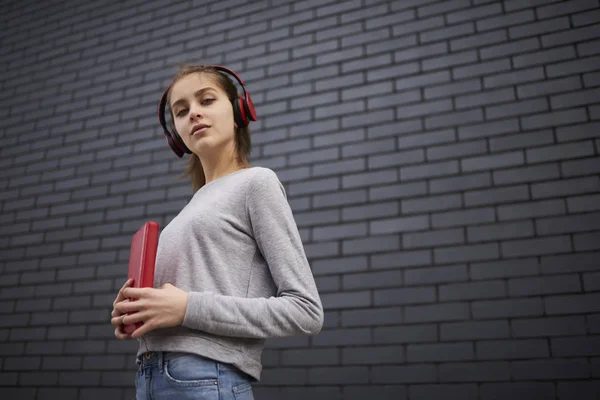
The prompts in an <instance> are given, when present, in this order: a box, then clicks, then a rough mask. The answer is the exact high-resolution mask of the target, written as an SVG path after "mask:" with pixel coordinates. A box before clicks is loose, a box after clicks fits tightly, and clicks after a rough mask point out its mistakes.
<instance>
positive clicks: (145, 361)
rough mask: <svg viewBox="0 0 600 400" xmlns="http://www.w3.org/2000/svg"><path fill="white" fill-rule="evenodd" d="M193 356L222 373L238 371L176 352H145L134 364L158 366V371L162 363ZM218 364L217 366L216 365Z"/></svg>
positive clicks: (206, 359) (211, 361)
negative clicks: (213, 365) (212, 365)
mask: <svg viewBox="0 0 600 400" xmlns="http://www.w3.org/2000/svg"><path fill="white" fill-rule="evenodd" d="M189 355H193V356H195V357H199V358H201V359H203V362H206V363H211V364H215V368H216V369H218V370H222V371H239V370H238V368H237V367H235V366H233V365H231V364H226V363H222V362H219V361H216V360H212V359H210V358H207V357H203V356H199V355H197V354H192V353H186V352H176V351H147V352H145V353H143V354H141V355H140V356H138V358H137V359H136V363H137V364H138V365H140V364H141V367H142V368H148V367H152V366H158V368H159V369H160V370H162V367H163V363H164V362H166V361H169V360H173V359H175V358H179V357H182V356H189ZM217 364H218V365H217Z"/></svg>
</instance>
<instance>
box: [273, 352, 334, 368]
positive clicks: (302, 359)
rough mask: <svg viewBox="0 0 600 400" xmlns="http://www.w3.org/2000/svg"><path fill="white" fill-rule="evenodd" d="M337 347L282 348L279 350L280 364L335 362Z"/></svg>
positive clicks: (308, 364)
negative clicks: (282, 349)
mask: <svg viewBox="0 0 600 400" xmlns="http://www.w3.org/2000/svg"><path fill="white" fill-rule="evenodd" d="M339 358H340V356H339V350H337V349H310V350H307V349H303V350H284V351H282V352H281V364H282V365H286V366H287V365H289V366H311V365H331V364H337V363H338V361H337V360H339Z"/></svg>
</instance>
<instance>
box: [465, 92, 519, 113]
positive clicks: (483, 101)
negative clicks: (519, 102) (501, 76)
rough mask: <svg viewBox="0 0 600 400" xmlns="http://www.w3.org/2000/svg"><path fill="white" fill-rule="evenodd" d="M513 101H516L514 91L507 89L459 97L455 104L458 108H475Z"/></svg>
mask: <svg viewBox="0 0 600 400" xmlns="http://www.w3.org/2000/svg"><path fill="white" fill-rule="evenodd" d="M511 100H515V95H514V90H513V89H512V88H507V89H499V90H492V91H487V92H482V93H477V94H471V95H464V96H457V97H456V100H455V103H456V108H470V107H475V106H484V105H488V104H495V103H502V102H505V101H511ZM488 116H489V115H488ZM490 117H491V116H490Z"/></svg>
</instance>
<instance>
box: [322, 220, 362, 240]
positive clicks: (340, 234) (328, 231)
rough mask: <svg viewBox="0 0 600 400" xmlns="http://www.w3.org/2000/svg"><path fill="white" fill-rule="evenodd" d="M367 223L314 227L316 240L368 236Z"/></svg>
mask: <svg viewBox="0 0 600 400" xmlns="http://www.w3.org/2000/svg"><path fill="white" fill-rule="evenodd" d="M366 233H367V224H366V223H362V222H361V223H355V224H342V225H330V226H326V227H321V228H313V239H314V240H334V239H343V238H352V237H357V236H366Z"/></svg>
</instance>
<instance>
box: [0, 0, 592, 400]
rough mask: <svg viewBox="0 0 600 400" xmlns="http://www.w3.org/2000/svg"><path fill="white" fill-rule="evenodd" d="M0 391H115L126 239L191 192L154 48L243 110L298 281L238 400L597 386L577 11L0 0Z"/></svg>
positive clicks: (166, 70) (130, 353)
mask: <svg viewBox="0 0 600 400" xmlns="http://www.w3.org/2000/svg"><path fill="white" fill-rule="evenodd" d="M0 23H1V25H2V27H3V28H2V32H3V35H2V37H1V38H0V43H1V47H0V60H1V61H0V69H1V74H0V105H1V107H0V118H1V119H2V124H1V126H2V128H1V131H0V132H1V133H0V139H1V140H2V146H1V148H0V193H1V194H0V398H2V399H56V398H63V399H106V398H112V399H115V400H117V399H130V398H132V397H133V386H132V383H133V377H134V373H135V363H134V353H135V350H136V346H137V344H136V343H135V342H118V341H116V340H114V339H113V335H112V328H111V327H110V325H109V318H110V315H109V314H110V310H111V308H112V300H113V298H114V295H115V293H116V291H117V288H118V287H120V286H121V284H122V283H123V281H124V279H125V275H126V266H127V262H128V256H129V250H128V247H129V240H130V237H131V234H132V233H133V232H135V231H136V230H137V228H138V227H139V226H140V225H141V224H142V223H143V222H144V221H146V220H148V219H153V220H157V221H159V222H160V223H161V225H162V226H164V225H165V224H166V223H168V222H169V221H170V220H171V219H172V218H173V217H174V216H175V215H176V213H177V212H178V210H179V209H180V208H181V207H182V206H183V205H184V204H185V203H186V201H187V199H189V198H190V196H191V189H190V185H189V183H188V182H186V181H181V180H177V177H178V175H179V174H180V172H181V171H182V170H183V166H184V162H182V161H181V160H177V159H176V158H175V157H174V156H173V155H172V154H171V152H170V150H169V149H168V148H167V146H166V144H165V142H164V139H163V137H162V133H161V132H160V129H159V125H158V123H157V121H156V114H155V110H156V106H157V101H158V99H159V97H160V95H161V93H162V90H163V88H164V87H165V86H166V85H167V84H168V82H169V80H170V77H171V76H172V75H173V74H174V72H175V71H176V68H175V63H176V62H177V61H191V62H201V63H217V64H224V65H226V66H228V67H230V68H232V69H234V70H235V71H236V72H238V73H239V74H240V75H241V76H242V78H243V79H244V80H245V81H246V83H247V87H248V90H249V91H250V92H251V93H252V95H253V99H254V100H255V103H256V105H257V111H258V115H259V121H258V122H257V123H255V124H253V126H252V137H253V143H254V148H253V152H252V163H253V164H254V165H261V166H267V167H270V168H273V169H274V170H275V171H276V172H277V173H278V175H279V177H280V178H281V180H282V181H283V182H284V185H285V186H286V190H287V193H288V196H289V200H290V203H291V205H292V208H293V210H294V214H295V217H296V221H297V223H298V226H299V228H300V231H301V234H302V238H303V240H304V244H305V247H306V252H307V255H308V257H309V259H310V262H311V267H312V269H313V271H314V274H315V277H316V281H317V285H318V286H319V288H320V291H321V294H322V298H323V302H324V306H325V310H326V321H325V327H324V329H323V331H322V333H321V334H319V335H318V336H316V337H311V338H308V337H294V338H286V339H274V340H271V341H269V343H268V346H267V349H266V350H265V353H264V356H263V363H264V374H263V380H262V382H261V383H260V384H258V385H257V386H256V389H255V396H256V398H257V399H280V398H289V399H306V398H311V399H315V400H317V399H327V400H331V399H350V400H352V399H361V400H362V399H365V398H377V399H394V400H405V399H406V400H421V399H439V398H448V399H459V398H460V399H481V400H493V399H507V398H511V399H560V400H566V399H578V400H579V399H582V400H583V399H597V398H598V393H600V273H599V272H600V176H599V175H600V154H599V153H600V89H599V87H600V2H599V1H598V0H568V1H560V0H528V1H525V0H505V1H494V0H449V1H441V0H393V1H392V0H389V1H385V0H349V1H338V0H304V1H294V0H263V1H252V2H251V1H247V0H225V1H220V2H210V1H205V0H179V1H166V0H143V1H142V0H132V1H126V2H122V1H103V2H87V3H86V2H78V1H75V0H61V1H50V2H38V1H32V0H22V1H15V0H6V1H4V2H3V3H2V7H1V8H0Z"/></svg>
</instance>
